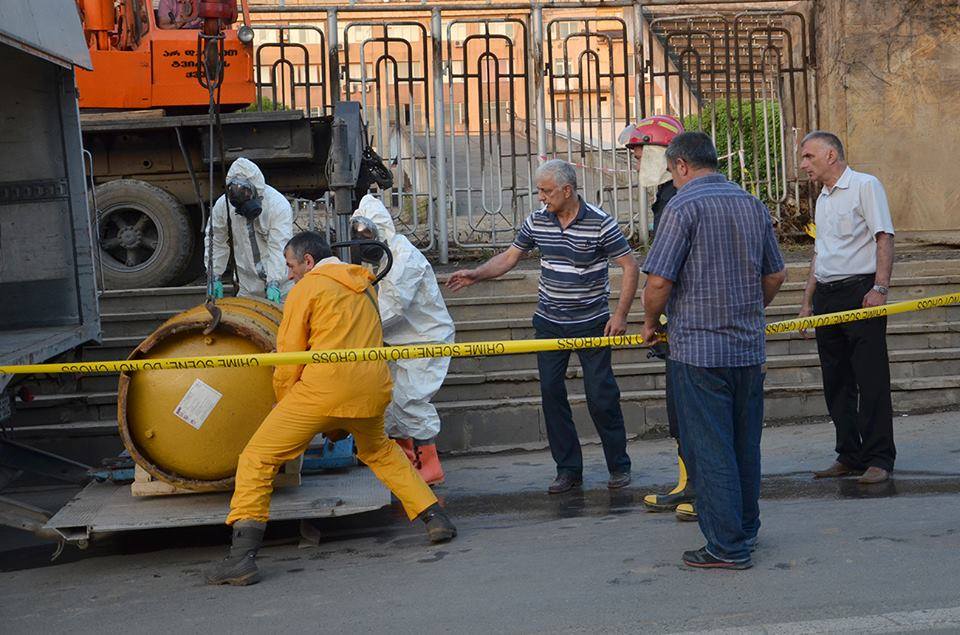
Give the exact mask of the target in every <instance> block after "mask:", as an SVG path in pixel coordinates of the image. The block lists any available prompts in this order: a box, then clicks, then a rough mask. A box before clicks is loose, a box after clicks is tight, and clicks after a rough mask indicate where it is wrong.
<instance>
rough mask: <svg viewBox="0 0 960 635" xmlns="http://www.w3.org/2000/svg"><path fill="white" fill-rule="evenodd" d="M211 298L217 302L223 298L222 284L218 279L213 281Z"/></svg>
mask: <svg viewBox="0 0 960 635" xmlns="http://www.w3.org/2000/svg"><path fill="white" fill-rule="evenodd" d="M213 297H214V298H216V299H217V300H220V299H222V298H223V282H221V281H220V279H219V278H217V279H216V280H214V281H213Z"/></svg>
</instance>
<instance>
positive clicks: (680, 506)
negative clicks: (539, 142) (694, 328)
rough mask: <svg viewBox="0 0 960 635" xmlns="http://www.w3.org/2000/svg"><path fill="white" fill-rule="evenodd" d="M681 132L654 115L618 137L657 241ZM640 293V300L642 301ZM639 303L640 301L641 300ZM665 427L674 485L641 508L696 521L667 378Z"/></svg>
mask: <svg viewBox="0 0 960 635" xmlns="http://www.w3.org/2000/svg"><path fill="white" fill-rule="evenodd" d="M682 132H683V124H681V123H680V122H679V121H677V120H676V119H674V118H673V117H670V116H668V115H654V116H652V117H648V118H646V119H643V120H641V121H640V122H639V123H637V124H630V125H628V126H627V127H626V128H624V130H623V132H621V133H620V142H621V143H623V145H625V146H626V147H627V148H629V149H630V150H631V152H633V156H634V157H635V158H636V160H637V168H638V170H639V181H640V187H642V188H645V189H646V190H647V200H648V201H651V211H652V212H653V235H654V238H656V234H657V228H658V227H659V226H660V220H661V218H663V212H664V210H665V209H666V207H667V203H669V202H670V199H672V198H673V197H674V195H675V194H676V193H677V188H676V187H675V186H674V185H673V177H672V176H671V175H670V171H669V170H668V169H667V146H668V145H670V142H671V141H672V140H673V138H674V137H676V136H677V135H679V134H681V133H682ZM642 294H643V292H642V291H641V298H642V297H643V295H642ZM641 302H642V300H641ZM668 354H669V348H668V344H667V343H665V342H662V343H658V344H656V345H655V346H654V347H653V350H652V351H651V355H653V356H655V357H660V358H661V359H666V357H667V355H668ZM665 392H666V400H667V425H668V427H669V430H670V436H671V437H673V438H674V439H676V441H677V466H678V468H679V476H678V478H677V485H676V487H674V488H673V489H672V490H670V491H669V492H668V493H666V494H647V495H646V496H644V497H643V505H644V507H646V508H647V509H648V510H650V511H654V512H670V511H673V512H675V513H676V515H677V518H678V519H680V520H691V521H694V520H697V514H696V509H695V507H694V503H695V499H696V496H695V493H694V489H693V484H692V483H691V482H690V481H689V480H688V478H687V469H686V465H685V464H684V462H683V450H682V448H681V446H680V428H679V422H678V420H677V407H676V403H675V402H674V400H673V395H672V393H673V391H672V390H671V386H670V379H669V375H668V376H667V384H666V391H665Z"/></svg>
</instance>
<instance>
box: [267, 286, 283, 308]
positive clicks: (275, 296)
mask: <svg viewBox="0 0 960 635" xmlns="http://www.w3.org/2000/svg"><path fill="white" fill-rule="evenodd" d="M267 300H269V301H270V302H273V303H275V304H280V287H279V286H277V284H276V283H273V282H271V283H270V284H269V285H267Z"/></svg>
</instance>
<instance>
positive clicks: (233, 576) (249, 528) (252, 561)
mask: <svg viewBox="0 0 960 635" xmlns="http://www.w3.org/2000/svg"><path fill="white" fill-rule="evenodd" d="M266 528H267V523H261V522H259V521H256V520H238V521H237V522H235V523H234V524H233V543H232V544H231V545H230V553H229V554H227V557H226V558H224V559H223V560H221V561H220V562H218V563H217V564H215V565H214V566H213V567H211V568H210V569H207V571H206V573H205V574H204V575H205V577H206V579H207V584H231V585H233V586H247V585H248V584H256V583H257V582H259V581H260V571H259V570H258V569H257V562H256V557H257V551H259V550H260V545H261V544H262V543H263V532H264V530H266Z"/></svg>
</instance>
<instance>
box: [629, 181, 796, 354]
mask: <svg viewBox="0 0 960 635" xmlns="http://www.w3.org/2000/svg"><path fill="white" fill-rule="evenodd" d="M783 267H784V265H783V258H782V257H781V255H780V249H779V247H778V246H777V238H776V236H775V235H774V233H773V224H772V223H771V221H770V212H769V211H768V210H767V208H766V207H765V206H764V205H763V203H761V202H760V201H759V200H758V199H757V198H756V197H754V196H751V195H750V194H747V193H746V192H744V191H743V190H742V189H741V188H740V187H739V186H737V185H736V184H734V183H731V182H729V181H727V179H726V178H725V177H724V176H723V175H721V174H711V175H708V176H703V177H700V178H697V179H694V180H693V181H690V182H689V183H687V184H686V185H684V186H683V187H682V188H680V191H679V192H678V193H677V195H676V196H675V197H674V198H673V200H671V201H670V203H669V205H667V209H666V211H665V212H664V216H663V220H662V221H661V222H660V227H659V228H658V231H657V235H656V238H655V240H654V241H653V246H652V247H651V248H650V253H649V254H648V255H647V258H646V260H645V261H644V263H643V270H644V271H645V272H646V273H648V274H654V275H658V276H661V277H663V278H666V279H668V280H672V281H673V283H674V284H673V290H672V292H671V294H670V300H669V302H668V303H667V315H668V316H669V327H668V328H669V333H670V358H671V359H674V360H676V361H678V362H683V363H684V364H690V365H691V366H699V367H703V368H721V367H737V366H753V365H756V364H762V363H764V361H766V346H765V339H764V326H765V321H764V311H763V288H762V286H761V283H760V278H761V277H763V276H766V275H770V274H773V273H777V272H778V271H781V270H782V269H783Z"/></svg>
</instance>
